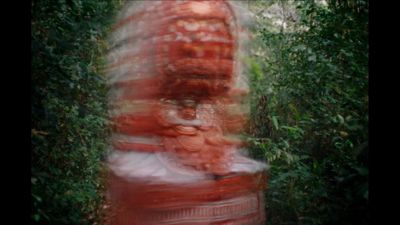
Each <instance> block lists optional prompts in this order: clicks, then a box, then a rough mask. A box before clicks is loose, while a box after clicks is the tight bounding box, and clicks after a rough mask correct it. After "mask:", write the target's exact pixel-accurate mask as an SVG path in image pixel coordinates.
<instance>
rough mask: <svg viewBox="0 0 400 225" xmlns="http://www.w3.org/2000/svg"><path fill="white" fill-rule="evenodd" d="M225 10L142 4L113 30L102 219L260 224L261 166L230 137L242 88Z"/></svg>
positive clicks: (221, 4) (232, 19) (237, 129)
mask: <svg viewBox="0 0 400 225" xmlns="http://www.w3.org/2000/svg"><path fill="white" fill-rule="evenodd" d="M235 7H236V6H235V5H234V4H232V3H231V2H228V1H224V0H215V1H200V0H187V1H175V0H174V1H143V2H140V4H138V3H135V4H132V5H130V6H127V7H126V8H125V11H124V12H122V14H121V16H120V18H119V20H118V21H117V23H116V24H115V26H114V27H113V32H112V37H111V38H112V39H111V43H112V45H111V49H110V52H109V54H108V62H109V66H108V68H107V69H108V71H107V72H108V75H109V82H110V86H111V90H110V100H109V102H110V107H111V118H112V122H113V136H112V138H111V141H112V153H111V155H110V157H109V166H110V174H111V175H110V178H109V193H108V197H109V200H110V202H111V207H112V210H111V212H110V215H111V216H110V218H111V224H114V225H135V224H139V225H146V224H149V225H150V224H182V225H183V224H235V225H236V224H264V223H265V215H264V210H265V209H264V206H263V201H264V200H263V198H264V196H263V194H262V193H263V190H264V189H265V188H266V177H265V169H266V166H265V165H264V164H262V163H259V162H256V161H253V160H251V159H249V158H247V157H246V156H245V155H244V154H243V151H244V148H245V143H244V142H243V141H241V140H240V138H239V135H240V134H241V133H242V132H243V129H244V127H245V125H246V118H247V116H246V113H247V111H246V110H245V108H246V107H244V104H243V102H244V101H245V96H246V93H247V86H246V82H245V79H244V76H243V74H242V73H241V69H242V68H241V64H240V60H239V57H240V53H241V48H242V47H241V41H242V40H243V39H242V36H243V34H245V32H244V30H243V29H242V28H241V24H240V19H239V18H238V16H237V15H238V12H237V7H236V8H235ZM243 41H244V40H243Z"/></svg>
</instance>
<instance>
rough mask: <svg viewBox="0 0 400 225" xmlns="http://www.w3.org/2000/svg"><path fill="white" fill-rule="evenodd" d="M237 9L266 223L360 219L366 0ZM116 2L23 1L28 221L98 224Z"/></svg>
mask: <svg viewBox="0 0 400 225" xmlns="http://www.w3.org/2000/svg"><path fill="white" fill-rule="evenodd" d="M243 2H244V3H245V4H247V5H248V7H249V8H250V9H251V11H253V12H254V15H255V20H256V21H255V22H256V26H254V28H253V33H254V36H255V38H256V39H255V42H254V43H255V46H254V48H253V49H252V53H253V54H252V56H251V58H250V59H249V61H248V62H249V65H250V66H249V68H250V71H249V75H250V86H251V90H252V92H251V102H250V103H251V106H252V114H251V120H252V122H253V123H252V124H253V125H252V130H251V134H252V135H251V136H252V138H251V139H250V140H251V143H252V148H251V150H252V153H253V154H254V156H255V157H257V158H258V159H261V160H265V161H267V162H268V163H269V165H270V166H271V167H270V170H269V177H270V180H269V188H268V191H267V192H266V203H267V204H266V210H267V216H268V224H276V225H281V224H310V225H312V224H367V223H368V214H367V211H368V210H367V203H368V158H367V156H368V2H367V0H347V1H340V0H328V1H319V0H301V1H289V0H287V1H286V0H268V1H266V0H263V1H262V0H250V1H243ZM121 3H122V1H117V0H33V2H32V84H31V94H32V103H31V111H32V119H31V127H32V138H31V139H32V169H31V170H32V178H31V182H32V204H33V205H32V221H33V223H34V224H53V225H63V224H68V225H71V224H96V223H99V222H98V218H99V217H100V215H99V210H98V207H99V205H100V204H101V201H102V186H103V185H102V180H101V176H99V175H100V171H101V158H102V156H103V155H104V154H105V153H106V139H107V113H106V112H107V109H106V93H107V88H106V86H105V80H104V77H103V75H102V73H101V68H102V66H103V61H102V58H101V56H102V55H103V52H104V50H105V48H106V44H105V37H106V34H107V29H108V28H109V25H110V24H111V22H112V20H111V19H112V18H113V17H114V15H115V12H116V11H117V10H118V9H119V8H120V6H121ZM324 3H326V4H324ZM267 12H270V13H272V14H274V13H278V14H281V15H282V17H281V18H280V20H279V22H278V23H273V20H274V17H273V16H271V15H270V14H268V13H267Z"/></svg>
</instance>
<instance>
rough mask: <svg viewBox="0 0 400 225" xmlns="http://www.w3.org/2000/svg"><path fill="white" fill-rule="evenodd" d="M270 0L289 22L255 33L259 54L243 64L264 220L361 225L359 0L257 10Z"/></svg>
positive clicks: (363, 92)
mask: <svg viewBox="0 0 400 225" xmlns="http://www.w3.org/2000/svg"><path fill="white" fill-rule="evenodd" d="M274 2H276V3H277V4H281V5H284V6H285V5H286V7H289V6H290V5H291V6H294V8H295V9H296V12H297V14H298V21H297V22H295V23H293V26H294V27H291V28H293V29H281V30H280V31H278V32H276V30H273V29H270V27H269V26H267V24H266V23H265V22H264V21H261V23H260V26H259V27H257V30H256V31H255V32H256V34H257V35H258V37H259V38H260V41H261V43H262V44H264V47H265V52H264V54H259V55H256V57H253V60H252V61H251V66H250V68H251V71H250V72H251V85H252V91H253V93H252V120H253V135H254V136H255V138H254V139H253V144H254V145H253V149H252V150H253V153H254V155H255V156H257V157H259V158H262V159H266V160H267V161H268V162H269V163H270V165H271V169H270V179H271V180H270V181H269V190H268V191H267V204H266V205H267V214H268V215H269V223H270V224H367V219H368V215H367V211H368V210H367V203H368V158H367V151H368V64H367V63H368V4H367V1H364V0H354V1H335V0H331V1H327V4H326V5H323V4H321V1H311V0H308V1H271V2H269V3H265V2H264V5H261V7H268V6H271V4H273V3H274ZM261 3H262V2H261ZM254 4H260V1H258V2H254ZM268 4H269V5H268ZM259 7H260V6H259ZM258 9H259V8H258Z"/></svg>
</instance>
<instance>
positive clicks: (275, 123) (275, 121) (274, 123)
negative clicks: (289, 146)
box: [272, 116, 279, 130]
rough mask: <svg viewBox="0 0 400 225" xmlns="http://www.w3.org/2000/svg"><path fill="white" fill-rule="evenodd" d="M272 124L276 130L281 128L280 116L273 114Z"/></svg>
mask: <svg viewBox="0 0 400 225" xmlns="http://www.w3.org/2000/svg"><path fill="white" fill-rule="evenodd" d="M272 124H273V125H274V127H275V129H276V130H279V124H278V118H277V117H276V116H272Z"/></svg>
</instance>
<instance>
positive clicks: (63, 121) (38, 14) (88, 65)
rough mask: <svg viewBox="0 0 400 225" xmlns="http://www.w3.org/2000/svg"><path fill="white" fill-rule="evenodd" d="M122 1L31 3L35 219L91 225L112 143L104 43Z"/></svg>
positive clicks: (91, 0) (99, 199)
mask: <svg viewBox="0 0 400 225" xmlns="http://www.w3.org/2000/svg"><path fill="white" fill-rule="evenodd" d="M119 5H120V3H119V2H117V1H109V0H85V1H79V0H47V1H46V0H34V1H33V2H32V24H31V25H32V50H31V51H32V86H31V95H32V97H31V99H32V103H31V111H32V119H31V127H32V135H31V140H32V169H31V170H32V171H31V172H32V177H31V182H32V202H33V209H32V220H33V221H34V223H35V224H54V225H61V224H69V225H70V224H91V223H93V221H94V218H95V217H97V216H96V214H95V213H96V210H97V207H98V204H99V203H100V201H101V192H100V190H101V188H102V183H101V180H100V179H99V169H100V162H101V157H102V154H104V151H105V147H106V137H107V118H106V116H107V112H106V102H105V101H106V93H107V89H106V85H105V79H104V77H103V76H102V75H101V66H102V63H101V61H102V58H101V57H100V56H101V55H102V53H103V51H104V49H105V44H104V43H105V41H104V37H105V34H106V31H107V27H108V26H109V24H110V22H111V19H110V18H112V17H113V15H114V12H115V10H116V9H117V8H118V7H119Z"/></svg>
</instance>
